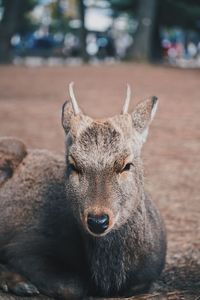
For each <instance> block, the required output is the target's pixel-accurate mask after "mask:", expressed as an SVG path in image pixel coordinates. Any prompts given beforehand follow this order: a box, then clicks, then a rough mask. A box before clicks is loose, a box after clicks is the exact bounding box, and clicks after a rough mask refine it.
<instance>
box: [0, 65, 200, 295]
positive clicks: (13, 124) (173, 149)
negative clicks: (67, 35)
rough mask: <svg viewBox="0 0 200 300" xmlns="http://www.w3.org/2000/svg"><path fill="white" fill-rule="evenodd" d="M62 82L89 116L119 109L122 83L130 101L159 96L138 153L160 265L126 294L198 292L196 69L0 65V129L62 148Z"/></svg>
mask: <svg viewBox="0 0 200 300" xmlns="http://www.w3.org/2000/svg"><path fill="white" fill-rule="evenodd" d="M70 81H75V84H76V86H75V91H76V95H77V99H78V101H79V103H80V106H81V107H82V108H83V110H84V111H85V112H86V113H87V114H89V115H90V116H93V117H102V116H104V117H105V116H110V115H114V114H116V113H118V112H120V110H121V106H122V103H123V99H124V97H125V89H126V83H127V82H129V83H130V85H131V87H132V90H133V102H132V104H131V105H132V107H133V106H134V105H135V104H136V103H137V102H138V101H139V100H141V99H144V98H145V97H147V96H150V95H156V96H158V98H159V99H160V103H159V110H158V113H157V115H156V118H155V121H154V122H153V124H152V126H151V130H150V134H149V138H148V142H147V144H146V145H145V146H144V149H143V153H142V155H143V160H144V165H145V169H146V187H147V189H148V190H149V191H150V193H151V194H152V196H153V198H154V199H155V202H156V203H157V205H158V206H159V208H160V210H161V211H162V214H163V217H164V219H165V222H166V227H167V231H168V255H167V265H166V269H165V271H164V272H163V275H162V277H161V279H160V280H159V281H158V282H157V283H155V285H154V287H153V288H152V290H151V292H150V293H149V294H148V295H143V296H141V297H140V298H139V297H137V298H135V297H134V298H133V299H192V300H197V299H200V155H199V153H200V71H199V70H179V69H172V68H163V67H159V66H158V67H155V66H151V65H139V64H122V65H121V64H119V65H110V66H106V65H104V66H76V67H51V68H48V67H39V68H26V67H0V136H15V137H19V138H20V139H22V140H24V141H25V143H26V144H27V145H28V147H30V148H47V149H51V150H53V151H58V152H63V150H64V134H63V130H62V128H61V124H60V111H61V106H62V103H63V102H64V101H65V100H66V99H67V97H68V91H67V86H68V83H69V82H70ZM42 298H43V297H42ZM0 299H17V297H13V298H12V297H7V296H6V295H4V294H0Z"/></svg>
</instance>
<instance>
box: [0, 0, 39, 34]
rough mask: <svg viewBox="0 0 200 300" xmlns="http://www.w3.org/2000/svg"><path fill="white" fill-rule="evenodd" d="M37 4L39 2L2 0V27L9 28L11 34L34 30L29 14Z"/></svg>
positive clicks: (31, 0)
mask: <svg viewBox="0 0 200 300" xmlns="http://www.w3.org/2000/svg"><path fill="white" fill-rule="evenodd" d="M36 4H37V0H1V3H0V6H1V7H2V8H3V11H4V13H3V18H2V20H1V22H0V26H8V29H9V31H10V34H15V33H25V32H27V31H29V30H30V29H31V28H32V24H31V21H30V18H29V17H28V13H29V12H30V11H31V10H32V9H33V8H34V6H35V5H36Z"/></svg>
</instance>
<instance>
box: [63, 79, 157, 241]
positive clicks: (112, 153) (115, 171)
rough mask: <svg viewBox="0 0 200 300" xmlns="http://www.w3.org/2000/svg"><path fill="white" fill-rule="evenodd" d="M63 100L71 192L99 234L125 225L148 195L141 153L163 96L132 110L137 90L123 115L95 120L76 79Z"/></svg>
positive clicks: (82, 217)
mask: <svg viewBox="0 0 200 300" xmlns="http://www.w3.org/2000/svg"><path fill="white" fill-rule="evenodd" d="M69 94H70V101H68V102H66V103H65V104H64V105H63V110H62V125H63V128H64V130H65V134H66V193H67V198H68V199H69V203H70V205H71V208H72V211H73V214H74V216H75V218H76V220H77V221H78V223H79V224H80V225H81V227H82V228H83V229H84V230H85V231H86V232H88V233H89V234H91V235H93V236H98V237H100V236H102V235H106V234H108V233H109V232H110V231H111V230H114V229H117V228H118V227H120V226H121V225H122V224H124V223H125V222H126V221H127V219H128V218H129V217H130V215H131V214H133V212H134V210H135V209H136V207H137V205H138V203H139V201H143V199H144V187H143V170H142V165H141V160H140V152H141V148H142V145H143V143H144V142H145V141H146V138H147V135H148V130H149V125H150V123H151V121H152V120H153V118H154V115H155V112H156V109H157V103H158V102H157V98H156V97H151V98H148V99H146V100H144V101H142V102H140V103H139V104H138V105H137V106H136V107H135V109H134V111H133V112H132V113H128V106H129V102H130V96H131V90H130V87H129V85H128V86H127V95H126V99H125V103H124V106H123V109H122V112H121V114H119V115H116V116H114V117H110V118H107V119H102V120H94V119H92V118H90V117H88V116H86V115H85V114H83V113H82V111H81V109H80V108H79V106H78V103H77V101H76V98H75V95H74V92H73V83H71V84H70V86H69Z"/></svg>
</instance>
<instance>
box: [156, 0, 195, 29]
mask: <svg viewBox="0 0 200 300" xmlns="http://www.w3.org/2000/svg"><path fill="white" fill-rule="evenodd" d="M159 20H160V24H161V25H163V26H167V27H173V26H179V27H182V28H185V29H194V30H197V24H198V22H199V21H200V0H176V1H174V0H164V1H162V2H161V1H160V2H159Z"/></svg>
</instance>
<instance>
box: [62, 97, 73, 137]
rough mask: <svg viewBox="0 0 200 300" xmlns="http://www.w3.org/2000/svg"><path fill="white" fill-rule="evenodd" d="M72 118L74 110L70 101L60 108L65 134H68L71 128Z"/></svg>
mask: <svg viewBox="0 0 200 300" xmlns="http://www.w3.org/2000/svg"><path fill="white" fill-rule="evenodd" d="M73 116H74V110H73V107H72V104H71V102H70V101H66V102H65V103H64V104H63V106H62V126H63V128H64V130H65V133H66V134H68V132H69V130H70V128H71V119H72V117H73Z"/></svg>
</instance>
